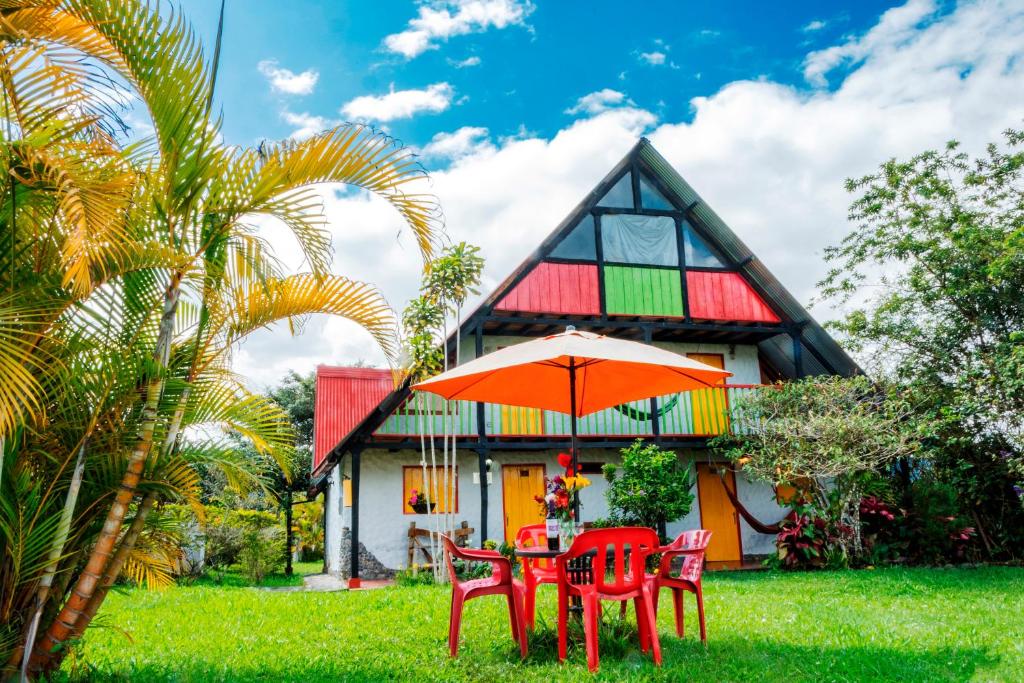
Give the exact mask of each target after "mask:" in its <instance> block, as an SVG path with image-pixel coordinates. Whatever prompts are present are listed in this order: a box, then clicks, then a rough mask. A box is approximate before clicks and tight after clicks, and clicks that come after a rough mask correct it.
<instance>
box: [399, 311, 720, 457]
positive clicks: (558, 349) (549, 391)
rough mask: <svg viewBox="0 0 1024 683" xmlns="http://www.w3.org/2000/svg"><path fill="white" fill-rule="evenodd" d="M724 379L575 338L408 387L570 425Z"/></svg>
mask: <svg viewBox="0 0 1024 683" xmlns="http://www.w3.org/2000/svg"><path fill="white" fill-rule="evenodd" d="M730 375H732V373H731V372H726V371H725V370H719V369H718V368H715V367H711V366H710V365H705V364H704V363H699V362H697V361H695V360H692V359H690V358H687V357H686V356H682V355H680V354H678V353H673V352H671V351H666V350H665V349H659V348H657V347H655V346H650V345H648V344H641V343H639V342H633V341H627V340H625V339H615V338H612V337H605V336H603V335H597V334H592V333H590V332H581V331H578V330H576V329H574V328H573V327H572V326H570V327H569V328H567V329H566V331H565V332H562V333H561V334H553V335H551V336H548V337H543V338H540V339H535V340H533V341H528V342H524V343H522V344H516V345H515V346H509V347H506V348H504V349H500V350H498V351H495V352H493V353H489V354H487V355H486V356H481V357H480V358H476V359H474V360H471V361H469V362H467V363H464V364H462V365H460V366H458V367H456V368H453V369H451V370H449V371H448V372H443V373H441V374H440V375H437V376H436V377H432V378H431V379H428V380H424V381H423V382H419V383H418V384H414V385H413V387H412V388H413V389H415V390H417V391H427V392H430V393H432V394H437V395H438V396H441V397H443V398H446V399H449V400H462V401H481V402H486V403H501V404H505V405H512V406H525V407H530V408H543V409H545V410H554V411H556V412H559V413H567V414H569V415H571V416H572V419H571V421H570V422H571V425H572V435H571V436H572V438H571V445H572V462H573V469H574V470H575V468H576V467H577V460H576V419H577V418H578V417H582V416H584V415H589V414H590V413H595V412H597V411H599V410H604V409H605V408H611V407H612V406H617V405H619V404H621V403H627V402H629V401H639V400H641V399H645V398H651V397H654V396H663V395H665V394H674V393H678V392H681V391H691V390H693V389H703V388H705V387H711V386H714V385H716V384H718V383H720V382H721V381H722V380H723V379H725V378H726V377H729V376H730Z"/></svg>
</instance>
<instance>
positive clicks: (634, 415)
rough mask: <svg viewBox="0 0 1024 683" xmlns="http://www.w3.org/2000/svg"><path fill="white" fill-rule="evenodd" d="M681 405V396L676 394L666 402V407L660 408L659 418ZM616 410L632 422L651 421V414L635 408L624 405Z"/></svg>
mask: <svg viewBox="0 0 1024 683" xmlns="http://www.w3.org/2000/svg"><path fill="white" fill-rule="evenodd" d="M678 404H679V394H676V395H675V396H673V397H672V398H670V399H669V400H667V401H665V405H663V406H659V407H658V417H665V415H667V414H668V413H669V412H671V410H672V409H673V408H675V407H676V406H677V405H678ZM615 410H617V411H619V412H620V413H622V414H623V415H625V416H626V417H628V418H629V419H630V420H636V421H637V422H648V421H650V419H651V413H649V412H647V411H645V410H637V409H636V408H634V407H633V406H630V405H628V404H625V403H622V404H620V405H617V406H615Z"/></svg>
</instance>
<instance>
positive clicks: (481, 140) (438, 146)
mask: <svg viewBox="0 0 1024 683" xmlns="http://www.w3.org/2000/svg"><path fill="white" fill-rule="evenodd" d="M489 145H490V142H489V139H488V131H487V129H486V128H480V127H475V126H463V127H462V128H459V129H458V130H457V131H455V132H453V133H438V134H437V135H435V136H434V137H433V138H432V139H431V140H430V142H429V143H428V144H427V145H426V146H425V147H424V148H423V150H422V154H423V156H425V157H434V158H439V159H458V158H461V157H464V156H466V155H467V154H469V153H470V152H476V153H479V152H480V151H481V150H482V148H483V147H485V146H489Z"/></svg>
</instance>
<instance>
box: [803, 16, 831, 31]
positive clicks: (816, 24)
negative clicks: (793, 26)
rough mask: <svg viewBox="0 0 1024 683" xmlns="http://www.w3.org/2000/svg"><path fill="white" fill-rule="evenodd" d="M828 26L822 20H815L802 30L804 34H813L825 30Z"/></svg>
mask: <svg viewBox="0 0 1024 683" xmlns="http://www.w3.org/2000/svg"><path fill="white" fill-rule="evenodd" d="M827 25H828V24H827V23H826V22H824V21H822V20H821V19H814V20H812V21H809V22H807V23H806V24H805V25H804V26H803V28H801V29H800V30H801V31H803V32H804V33H813V32H814V31H820V30H821V29H823V28H825V27H826V26H827Z"/></svg>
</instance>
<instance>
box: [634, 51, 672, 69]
mask: <svg viewBox="0 0 1024 683" xmlns="http://www.w3.org/2000/svg"><path fill="white" fill-rule="evenodd" d="M665 56H666V55H665V53H664V52H658V51H657V50H655V51H654V52H641V53H640V59H641V60H642V61H645V62H647V63H648V64H650V65H651V66H658V65H660V64H664V63H665Z"/></svg>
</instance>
